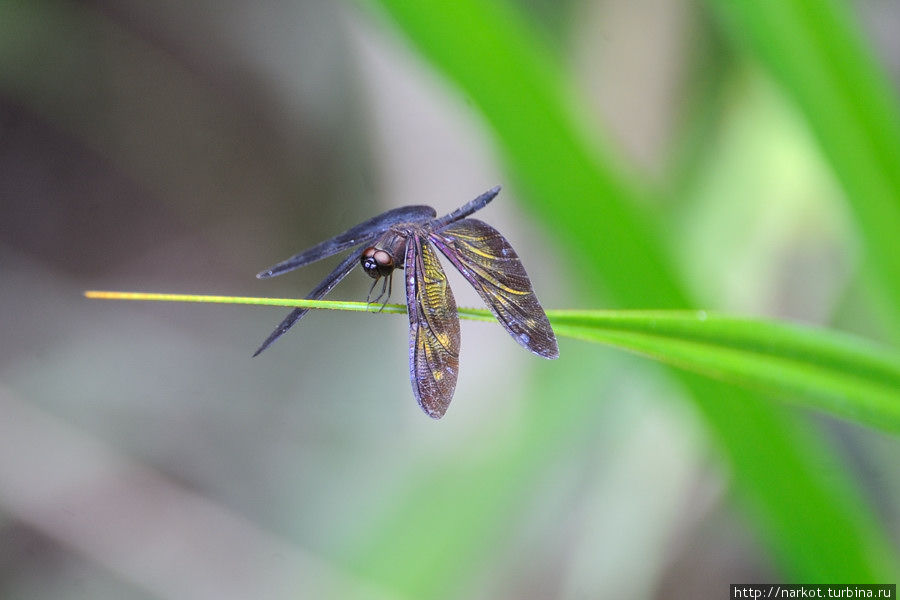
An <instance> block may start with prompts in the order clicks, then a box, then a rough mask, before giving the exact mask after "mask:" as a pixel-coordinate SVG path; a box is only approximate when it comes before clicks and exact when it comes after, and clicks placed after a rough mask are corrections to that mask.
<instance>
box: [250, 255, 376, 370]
mask: <svg viewBox="0 0 900 600" xmlns="http://www.w3.org/2000/svg"><path fill="white" fill-rule="evenodd" d="M361 251H362V247H359V248H356V249H355V250H354V251H353V252H351V253H350V254H348V255H347V258H345V259H344V260H342V261H341V264H339V265H338V266H337V267H335V268H334V270H333V271H332V272H331V273H329V274H328V276H327V277H325V279H323V280H322V281H321V282H320V283H319V285H317V286H316V287H315V288H313V290H312V291H311V292H310V293H309V294H307V295H306V299H307V300H318V299H319V298H321V297H322V296H324V295H325V294H327V293H328V292H330V291H331V290H333V289H334V286H336V285H337V284H338V283H339V282H340V281H341V279H343V278H344V277H346V276H347V274H348V273H350V271H352V270H353V267H355V266H356V265H358V264H359V254H360V252H361ZM308 312H309V309H308V308H295V309H294V310H292V311H291V312H290V313H288V316H286V317H285V318H284V320H283V321H282V322H281V323H280V324H279V325H278V327H276V328H275V330H274V331H273V332H272V333H271V334H269V337H267V338H266V341H264V342H263V343H262V345H261V346H260V347H259V348H258V349H257V350H256V352H254V353H253V356H259V354H260V353H261V352H262V351H263V350H265V349H266V348H268V347H269V346H270V345H271V344H272V342H274V341H275V340H277V339H278V338H280V337H281V336H283V335H284V334H285V333H286V332H287V330H288V329H290V328H291V327H293V326H294V324H295V323H296V322H297V321H299V320H300V319H301V318H302V317H303V315H305V314H306V313H308Z"/></svg>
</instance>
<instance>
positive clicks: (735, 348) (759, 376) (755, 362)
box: [84, 291, 900, 432]
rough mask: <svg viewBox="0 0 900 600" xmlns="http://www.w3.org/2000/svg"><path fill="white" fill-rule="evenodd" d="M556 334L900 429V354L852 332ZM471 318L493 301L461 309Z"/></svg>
mask: <svg viewBox="0 0 900 600" xmlns="http://www.w3.org/2000/svg"><path fill="white" fill-rule="evenodd" d="M84 295H85V297H87V298H92V299H105V300H144V301H156V302H198V303H213V304H243V305H258V306H284V307H305V308H312V309H331V310H347V311H355V312H384V313H391V314H406V307H405V306H403V305H402V304H387V305H385V306H384V307H381V306H380V305H372V304H366V303H365V302H347V301H338V300H306V299H296V298H253V297H245V296H208V295H193V294H159V293H146V292H110V291H87V292H85V293H84ZM547 315H548V317H549V318H550V321H551V323H552V324H553V328H554V330H555V331H556V334H557V335H558V336H560V337H570V338H575V339H581V340H587V341H590V342H599V343H602V344H608V345H611V346H615V347H617V348H621V349H624V350H628V351H631V352H635V353H638V354H642V355H645V356H648V357H650V358H653V359H656V360H658V361H660V362H663V363H666V364H669V365H673V366H676V367H680V368H683V369H686V370H688V371H693V372H695V373H699V374H702V375H707V376H710V377H713V378H716V379H721V380H723V381H726V382H731V383H737V384H739V385H744V386H747V387H754V388H762V389H764V390H765V391H768V392H772V393H776V394H780V395H782V396H784V397H785V398H787V399H789V400H792V401H794V402H795V403H796V404H798V405H800V406H803V407H806V408H814V409H819V410H824V411H826V412H830V413H832V414H834V415H836V416H839V417H843V418H846V419H849V420H852V421H857V422H860V423H864V424H868V425H873V426H875V427H878V428H880V429H885V430H888V431H892V432H900V355H898V354H897V353H896V352H893V351H891V350H888V349H885V348H882V347H879V346H878V345H876V344H873V343H871V342H868V341H866V340H862V339H860V338H856V337H853V336H849V335H845V334H842V333H838V332H834V331H828V330H824V329H815V328H810V327H802V326H799V325H795V324H790V323H781V322H777V321H769V320H761V319H746V318H740V317H734V316H729V315H720V314H714V313H707V312H705V311H647V310H643V311H631V310H593V311H590V310H588V311H574V310H549V311H547ZM459 316H460V317H461V318H463V319H467V320H477V321H493V320H494V317H493V315H491V313H490V312H489V311H488V310H485V309H475V308H460V309H459Z"/></svg>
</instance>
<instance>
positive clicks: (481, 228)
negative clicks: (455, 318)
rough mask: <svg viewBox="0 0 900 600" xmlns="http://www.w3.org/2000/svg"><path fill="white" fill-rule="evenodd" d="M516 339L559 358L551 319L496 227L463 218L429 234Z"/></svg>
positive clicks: (517, 259) (538, 353) (545, 355)
mask: <svg viewBox="0 0 900 600" xmlns="http://www.w3.org/2000/svg"><path fill="white" fill-rule="evenodd" d="M429 236H430V238H431V240H432V241H433V242H434V243H435V245H436V246H437V247H438V248H439V249H440V250H441V252H443V254H444V256H446V257H447V259H448V260H449V261H450V262H452V263H453V265H454V266H455V267H456V268H457V269H459V272H460V273H462V274H463V277H465V278H466V279H467V280H468V281H469V283H471V284H472V286H473V287H474V288H475V290H476V291H477V292H478V294H479V295H480V296H481V297H482V299H484V301H485V303H486V304H487V305H488V306H489V307H490V309H491V312H493V313H494V316H496V317H497V320H498V321H500V323H501V324H502V325H503V326H504V327H505V328H506V330H507V331H508V332H509V334H510V335H511V336H512V337H513V339H514V340H516V341H517V342H518V343H519V344H521V345H522V346H524V347H525V348H527V349H528V350H531V351H532V352H534V353H535V354H537V355H539V356H543V357H544V358H558V357H559V348H558V347H557V345H556V336H555V335H554V334H553V328H552V327H550V321H548V320H547V315H546V314H544V309H543V308H541V304H540V303H539V302H538V299H537V296H535V295H534V290H533V289H532V287H531V281H530V280H529V279H528V274H527V273H526V272H525V267H523V266H522V261H520V260H519V256H518V255H517V254H516V252H515V250H513V248H512V246H510V245H509V242H507V241H506V238H504V237H503V236H502V235H500V232H498V231H497V230H496V229H494V228H493V227H491V226H490V225H488V224H487V223H484V222H482V221H479V220H478V219H463V220H461V221H457V222H455V223H451V224H449V225H447V226H446V227H443V228H441V229H439V230H437V231H434V232H432V233H430V234H429Z"/></svg>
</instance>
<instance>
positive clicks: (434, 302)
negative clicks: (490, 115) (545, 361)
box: [253, 186, 559, 419]
mask: <svg viewBox="0 0 900 600" xmlns="http://www.w3.org/2000/svg"><path fill="white" fill-rule="evenodd" d="M499 193H500V186H497V187H495V188H493V189H490V190H488V191H487V192H485V193H483V194H482V195H480V196H478V197H477V198H475V199H474V200H472V201H471V202H469V203H468V204H466V205H464V206H462V207H460V208H458V209H456V210H455V211H453V212H451V213H450V214H448V215H445V216H443V217H441V218H439V219H437V218H435V217H436V216H437V213H436V212H435V210H434V209H433V208H431V207H430V206H421V205H418V206H404V207H402V208H395V209H394V210H389V211H387V212H385V213H382V214H380V215H378V216H376V217H372V218H371V219H369V220H368V221H365V222H364V223H360V224H359V225H357V226H356V227H352V228H350V229H348V230H347V231H345V232H344V233H342V234H340V235H336V236H334V237H333V238H331V239H329V240H325V241H324V242H322V243H321V244H317V245H315V246H313V247H312V248H310V249H308V250H304V251H303V252H301V253H300V254H296V255H294V256H292V257H290V258H288V259H287V260H284V261H282V262H280V263H278V264H277V265H274V266H272V267H269V268H268V269H266V270H265V271H262V272H261V273H258V274H257V275H256V276H257V277H258V278H260V279H266V278H269V277H275V276H276V275H281V274H282V273H287V272H288V271H292V270H294V269H296V268H298V267H302V266H304V265H307V264H309V263H311V262H315V261H317V260H320V259H322V258H326V257H328V256H331V255H332V254H336V253H338V252H341V251H342V250H346V249H348V248H354V249H353V251H351V252H350V254H349V255H348V256H347V257H346V258H345V259H344V260H343V261H341V263H340V264H339V265H338V266H337V267H336V268H335V269H334V271H332V272H331V273H329V275H328V276H327V277H326V278H325V279H324V280H323V281H322V282H321V283H320V284H319V285H317V286H316V287H315V289H313V291H311V292H310V293H309V295H307V296H306V297H307V298H308V299H311V300H317V299H319V298H322V297H323V296H324V295H325V294H327V293H328V292H330V291H331V290H332V289H333V288H334V286H336V285H337V284H338V282H339V281H340V280H341V279H343V278H344V277H346V276H347V274H348V273H350V271H352V270H353V267H355V266H356V265H357V263H359V264H361V265H362V268H363V270H364V271H365V272H366V273H367V274H368V275H369V276H370V277H372V278H373V279H374V280H375V281H373V282H372V287H371V288H370V289H369V297H370V298H371V295H372V291H373V290H374V289H375V285H376V284H377V283H378V280H379V279H382V284H381V290H380V292H379V294H378V296H376V297H375V299H374V300H373V301H374V302H377V301H379V300H381V298H384V303H385V304H386V303H387V300H388V298H389V297H390V293H391V283H392V277H393V273H394V270H395V269H405V271H406V276H405V280H406V307H407V312H408V313H409V374H410V379H411V380H412V388H413V393H414V394H415V396H416V400H417V401H418V402H419V406H421V407H422V410H424V411H425V413H426V414H427V415H428V416H429V417H432V418H434V419H440V418H441V417H442V416H444V413H445V412H447V407H448V406H449V405H450V399H451V398H452V397H453V390H454V389H455V388H456V378H457V372H458V368H459V315H458V313H457V311H456V301H455V300H454V299H453V293H452V292H451V291H450V286H449V285H448V283H447V276H446V275H445V274H444V270H443V269H442V268H441V264H440V262H438V258H437V254H436V253H435V251H434V249H433V248H432V244H434V245H435V246H437V248H438V249H439V250H440V251H441V253H442V254H443V255H444V256H445V257H447V260H449V261H450V262H451V263H453V266H454V267H456V268H457V269H458V270H459V272H460V273H462V275H463V277H465V278H466V280H468V282H469V283H471V284H472V287H474V288H475V291H477V292H478V294H479V295H480V296H481V297H482V298H483V299H484V301H485V303H487V305H488V306H489V307H490V309H491V312H493V313H494V316H496V317H497V320H498V321H500V324H501V325H503V327H505V328H506V330H507V331H508V332H509V334H510V335H511V336H512V337H513V339H514V340H516V341H517V342H518V343H519V344H520V345H522V346H524V347H525V348H527V349H528V350H531V351H532V352H534V353H535V354H537V355H538V356H543V357H544V358H558V357H559V349H558V348H557V346H556V336H555V335H554V334H553V329H552V328H551V327H550V322H549V321H548V320H547V315H546V314H544V309H543V308H541V305H540V303H538V299H537V297H536V296H535V295H534V290H532V288H531V281H529V279H528V274H527V273H526V272H525V268H524V267H523V266H522V263H521V261H520V260H519V257H518V255H516V252H515V250H513V249H512V246H510V245H509V242H507V241H506V239H505V238H504V237H503V236H502V235H500V233H499V232H498V231H497V230H496V229H494V228H493V227H491V226H490V225H488V224H487V223H484V222H482V221H479V220H478V219H468V218H466V217H468V216H469V215H471V214H472V213H474V212H475V211H477V210H480V209H482V208H484V206H485V205H486V204H487V203H488V202H490V201H491V200H493V199H494V197H495V196H496V195H497V194H499ZM367 301H368V299H367ZM382 307H384V304H382ZM308 311H309V309H308V308H296V309H294V310H293V311H291V313H290V314H289V315H288V316H287V317H286V318H285V319H284V320H283V321H282V322H281V324H280V325H279V326H278V327H276V328H275V331H273V332H272V334H271V335H270V336H269V337H268V338H267V339H266V341H265V342H263V344H262V346H260V347H259V349H258V350H257V351H256V353H255V354H254V355H253V356H257V355H258V354H259V353H261V352H262V351H263V350H265V349H266V348H268V347H269V345H270V344H271V343H272V342H274V341H275V340H277V339H278V338H279V337H281V336H282V335H283V334H284V333H285V332H286V331H287V330H288V329H290V328H291V327H292V326H293V325H294V323H296V322H297V321H298V320H300V318H301V317H303V315H305V314H306V313H307V312H308Z"/></svg>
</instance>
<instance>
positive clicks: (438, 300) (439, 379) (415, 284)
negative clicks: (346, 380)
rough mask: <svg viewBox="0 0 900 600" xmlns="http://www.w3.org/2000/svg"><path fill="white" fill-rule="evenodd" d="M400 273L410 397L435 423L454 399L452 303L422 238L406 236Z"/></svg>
mask: <svg viewBox="0 0 900 600" xmlns="http://www.w3.org/2000/svg"><path fill="white" fill-rule="evenodd" d="M405 269H406V273H405V276H406V306H407V311H408V312H409V376H410V380H411V381H412V388H413V394H415V396H416V400H417V401H418V403H419V406H421V407H422V410H424V411H425V413H426V414H427V415H428V416H429V417H431V418H432V419H440V418H441V417H443V416H444V413H445V412H447V407H448V406H449V405H450V400H451V398H453V390H454V389H456V377H457V374H458V371H459V315H458V314H457V312H456V301H455V300H454V299H453V292H451V291H450V285H449V284H448V283H447V276H446V275H445V274H444V270H443V269H442V268H441V263H440V262H439V261H438V258H437V255H436V254H435V252H434V250H432V248H431V244H429V243H428V238H426V237H425V236H423V235H421V234H416V233H413V234H412V235H411V236H410V237H409V240H408V241H407V243H406V261H405Z"/></svg>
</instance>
